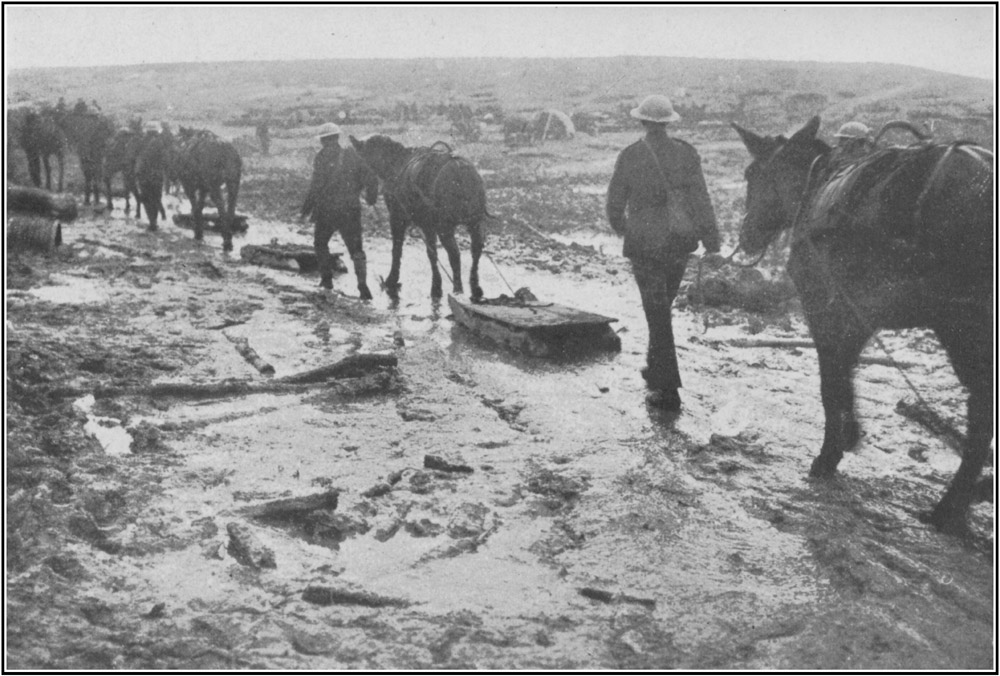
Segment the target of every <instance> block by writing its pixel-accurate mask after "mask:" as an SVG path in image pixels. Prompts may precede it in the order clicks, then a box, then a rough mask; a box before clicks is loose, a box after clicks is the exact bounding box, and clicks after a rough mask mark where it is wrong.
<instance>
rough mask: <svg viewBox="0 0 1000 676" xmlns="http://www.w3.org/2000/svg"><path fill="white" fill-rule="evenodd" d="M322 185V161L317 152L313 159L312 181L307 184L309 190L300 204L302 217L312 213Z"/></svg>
mask: <svg viewBox="0 0 1000 676" xmlns="http://www.w3.org/2000/svg"><path fill="white" fill-rule="evenodd" d="M322 185H323V163H322V162H321V161H320V156H319V155H318V154H317V155H316V159H314V160H313V175H312V182H311V183H310V184H309V192H308V193H306V200H305V202H304V203H303V204H302V211H301V214H302V216H303V217H305V216H308V215H309V214H311V213H312V210H313V208H314V207H315V206H316V197H317V195H319V191H320V188H321V186H322Z"/></svg>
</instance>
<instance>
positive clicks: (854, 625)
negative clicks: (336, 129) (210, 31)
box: [7, 213, 995, 669]
mask: <svg viewBox="0 0 1000 676" xmlns="http://www.w3.org/2000/svg"><path fill="white" fill-rule="evenodd" d="M64 237H65V238H66V245H65V249H66V251H65V253H63V254H62V255H60V256H59V257H58V258H57V259H55V260H51V259H44V258H31V257H29V258H25V259H22V260H21V261H19V262H18V263H17V264H15V265H14V266H13V268H14V269H15V273H16V274H15V276H14V277H11V275H10V274H9V275H8V282H9V287H13V288H9V290H8V293H7V312H8V343H7V351H8V368H9V369H11V372H12V373H13V374H14V375H15V384H16V388H13V390H12V391H13V393H14V395H15V397H14V398H15V399H16V402H15V403H14V404H13V405H12V404H8V438H7V441H8V445H9V449H10V450H9V453H8V472H9V473H10V472H12V470H13V472H12V475H13V478H12V479H11V478H10V477H9V480H8V492H9V498H8V513H9V515H11V514H12V515H13V516H9V517H8V524H7V525H8V578H7V591H8V606H7V610H8V634H7V639H8V665H9V666H11V667H20V668H45V667H50V668H65V669H73V668H80V669H82V668H99V669H104V668H164V669H178V668H190V669H226V668H266V669H330V668H348V669H349V668H358V669H361V668H364V669H414V668H421V669H473V668H477V669H490V668H492V669H573V668H576V669H588V668H607V669H631V668H635V669H656V668H700V669H777V668H787V669H795V668H806V669H809V668H814V669H822V668H825V669H846V668H850V669H916V668H920V669H932V668H940V669H977V668H983V669H985V668H990V667H991V666H993V664H994V662H993V660H994V640H995V637H994V634H993V621H994V615H993V596H994V568H993V548H994V542H995V540H994V537H993V532H994V524H995V520H994V515H993V512H992V505H980V506H977V507H976V508H975V510H974V513H973V514H972V517H971V525H972V531H973V534H972V535H971V536H970V537H967V538H955V537H949V536H945V535H941V534H938V533H936V532H934V531H933V530H930V529H928V527H926V526H925V525H924V524H922V523H921V522H920V521H919V520H918V519H917V515H918V513H919V512H921V511H922V510H926V509H929V508H930V507H931V506H932V505H933V504H934V503H935V502H936V501H937V500H938V499H939V497H940V495H941V494H942V492H943V490H944V487H945V486H946V484H947V482H949V481H950V479H951V476H952V473H953V472H954V470H955V468H956V467H957V465H958V458H957V457H956V456H955V454H954V452H953V451H952V450H950V449H949V448H948V446H947V445H946V444H945V443H944V442H942V441H941V440H939V439H937V438H935V437H933V436H931V435H929V434H928V433H927V432H926V431H924V430H923V429H922V428H920V427H918V426H917V425H916V424H915V423H913V422H911V421H909V420H907V419H905V418H903V417H901V416H900V415H899V414H897V413H896V412H895V410H894V408H895V404H896V402H897V401H898V400H899V399H900V398H902V397H903V396H905V395H906V394H907V388H906V384H905V382H904V381H903V379H902V377H901V376H900V374H899V373H898V372H897V371H895V370H893V369H890V368H888V367H885V366H880V365H870V366H861V367H859V369H858V373H857V377H856V383H857V386H858V393H859V415H860V419H861V421H862V424H863V426H864V431H865V436H864V438H863V440H862V443H861V444H860V445H859V447H858V449H857V450H856V452H854V453H851V454H848V456H847V457H845V459H844V460H843V462H842V463H841V465H840V472H839V474H838V475H837V476H836V477H835V478H834V479H832V480H829V481H825V482H812V481H809V480H807V478H806V475H807V472H808V468H809V463H810V462H811V460H812V458H813V456H814V455H815V453H816V452H817V450H818V448H819V445H820V443H821V439H822V409H821V406H820V402H819V397H818V391H819V382H818V371H817V367H816V358H815V354H814V353H813V352H812V351H810V350H808V349H802V350H762V349H745V348H736V347H731V346H728V345H726V344H725V343H720V342H719V341H723V340H724V339H726V338H731V337H738V336H741V335H746V330H745V327H744V326H742V324H741V321H742V320H739V321H737V320H732V321H731V322H728V323H727V322H726V321H723V320H724V319H725V318H722V320H720V318H719V317H718V316H717V314H712V313H710V312H707V311H702V310H701V309H699V308H697V307H690V308H686V309H683V310H678V311H677V312H676V313H675V316H676V327H675V331H676V333H677V335H678V343H679V356H680V360H681V368H682V374H683V377H684V381H685V387H684V389H683V390H682V396H683V398H684V409H683V411H682V412H681V413H680V414H679V415H674V416H667V415H664V414H662V413H659V412H657V411H655V410H650V409H648V408H647V407H646V405H645V403H644V394H645V392H644V389H643V383H642V380H641V378H640V377H639V368H640V366H641V365H642V363H643V354H642V353H643V349H644V346H645V341H646V334H645V323H644V321H643V320H642V316H641V309H640V306H639V302H638V294H637V292H636V290H635V289H634V285H633V283H632V280H631V275H630V273H629V270H628V267H627V264H626V262H625V261H624V260H623V259H621V258H619V257H617V256H615V255H612V254H607V255H604V254H600V253H597V252H595V251H594V250H592V249H584V248H583V247H576V248H572V247H570V246H567V247H566V252H565V255H561V254H560V255H555V256H554V255H553V254H552V252H551V251H547V252H542V253H538V254H537V255H535V256H533V257H532V258H533V260H534V263H533V264H528V263H525V262H524V261H523V260H517V259H515V258H513V257H511V256H505V255H504V254H503V252H497V253H496V256H495V258H496V260H497V263H498V264H499V265H500V267H501V270H502V272H503V276H504V277H505V278H507V279H508V280H511V281H512V283H514V285H515V286H528V287H530V288H531V289H532V291H533V292H534V293H535V294H536V295H537V296H538V297H539V298H540V299H543V300H551V301H553V302H559V303H563V304H567V305H571V306H576V307H580V308H582V309H586V310H591V311H594V312H599V313H602V314H606V315H609V316H614V317H617V318H618V319H619V320H620V321H619V322H618V323H617V324H615V325H614V327H615V328H616V329H617V330H618V331H619V334H620V335H621V337H622V341H623V351H622V352H621V353H618V354H592V355H585V356H581V357H577V358H566V359H561V360H541V359H533V358H528V357H522V356H519V355H514V354H511V353H508V352H505V351H503V350H500V349H497V348H495V347H493V346H492V345H491V344H489V343H488V342H485V341H483V340H480V339H478V338H477V337H475V336H473V335H471V334H469V333H468V332H467V331H465V330H464V329H462V328H461V327H458V326H455V325H454V324H453V322H452V321H451V320H450V319H449V317H448V310H447V303H446V302H444V303H435V302H432V301H431V300H430V299H429V298H428V297H427V293H428V291H429V275H428V270H427V261H426V256H425V255H424V253H423V247H422V245H421V244H420V243H419V242H418V241H416V240H412V241H410V242H409V243H408V245H407V249H406V254H405V256H404V269H403V275H402V281H403V284H404V287H403V297H402V300H401V301H400V302H399V303H398V304H396V305H393V304H391V303H390V302H389V301H388V299H386V298H385V296H384V295H382V296H378V297H377V298H376V299H375V300H374V301H373V302H371V303H362V302H359V301H358V300H357V299H356V298H354V297H353V296H355V295H356V292H355V291H354V279H353V275H352V274H350V273H348V274H344V275H341V276H340V277H339V278H337V280H336V281H335V290H334V291H333V292H332V293H322V292H320V291H318V290H317V289H316V288H315V282H316V280H315V279H314V278H312V277H309V276H303V275H298V274H296V273H294V272H292V271H282V270H271V269H265V268H258V267H253V266H249V265H244V264H242V263H241V262H240V261H239V260H238V258H226V257H224V256H222V254H221V253H220V251H219V249H218V244H219V242H218V241H217V240H212V239H209V241H208V243H207V244H205V245H200V246H199V245H196V244H195V243H194V242H192V241H191V233H190V232H189V231H184V230H179V229H177V228H174V227H173V226H171V225H168V226H166V227H165V228H164V229H162V230H161V231H160V232H159V233H156V234H149V233H146V232H144V231H143V230H142V229H141V228H140V226H139V225H138V224H137V223H135V222H134V221H131V220H126V219H123V218H118V217H117V213H116V217H114V218H109V217H106V216H96V217H93V218H88V219H83V220H81V221H80V222H78V223H75V224H73V225H72V226H68V227H67V228H66V229H65V230H64ZM254 237H256V238H259V240H260V241H259V242H258V241H256V240H254V243H265V242H267V241H269V239H270V238H271V237H280V238H281V239H282V240H284V241H293V242H295V243H307V242H308V241H309V239H308V235H306V234H303V232H301V231H299V230H297V229H296V226H291V225H284V224H280V223H271V224H260V225H257V224H255V225H252V226H251V235H250V236H249V238H248V239H245V240H240V239H237V240H236V247H237V250H238V249H239V247H240V246H241V245H242V244H244V243H250V239H251V238H254ZM366 248H367V249H368V250H369V261H370V263H369V270H370V271H372V272H374V274H375V275H377V274H379V272H380V271H384V270H386V269H388V251H389V247H388V243H387V242H386V241H385V240H383V239H379V238H369V240H368V242H367V243H366ZM466 251H467V248H466V249H463V256H464V259H463V262H464V263H465V264H466V266H467V265H468V256H467V253H465V252H466ZM16 266H21V267H16ZM372 272H370V274H372ZM482 276H483V285H484V287H485V288H486V291H487V295H499V294H500V293H510V290H508V289H507V287H506V286H505V284H504V281H503V280H502V279H501V277H500V276H499V273H497V271H496V269H494V268H493V267H492V266H491V265H490V264H489V263H488V262H487V261H484V264H483V267H482ZM11 279H14V280H15V282H16V283H14V284H10V280H11ZM515 280H516V281H515ZM370 283H371V282H370ZM446 285H447V281H446ZM372 286H373V288H375V286H374V284H372ZM785 329H786V330H782V329H780V328H778V327H776V326H773V325H771V326H768V327H766V328H765V330H764V333H763V335H765V336H772V337H778V338H807V337H808V336H807V332H806V331H805V329H804V328H803V326H802V324H801V321H799V320H792V321H789V322H788V323H787V324H786V326H785ZM233 338H237V339H238V338H245V339H247V342H248V344H249V345H250V346H251V347H252V348H253V349H254V350H255V351H256V352H257V353H258V354H259V355H260V357H261V358H262V359H263V360H264V361H266V362H268V363H269V364H271V365H273V367H274V369H275V376H276V377H281V376H284V375H288V374H291V373H297V372H300V371H305V370H308V369H310V368H314V367H316V366H320V365H324V364H328V363H333V362H336V361H337V360H340V359H342V358H344V357H347V356H350V355H355V354H365V353H385V354H389V353H391V354H394V355H396V356H397V357H398V360H399V362H398V369H397V375H396V377H395V378H394V379H393V380H392V382H391V383H389V384H388V385H386V386H384V387H380V388H370V389H364V388H361V389H358V390H355V391H347V392H345V391H343V390H337V389H335V388H326V387H316V388H311V389H308V390H305V391H302V392H291V393H283V392H270V393H268V392H264V393H254V394H250V395H247V396H240V397H230V398H205V399H194V400H192V399H176V398H150V397H144V396H120V397H112V398H100V397H98V398H96V399H95V398H93V397H88V396H87V394H88V393H92V391H93V390H94V389H95V388H96V387H98V386H109V385H117V386H123V385H136V386H141V385H144V384H146V385H148V384H149V383H150V382H160V383H162V382H184V383H206V382H219V381H223V380H225V379H229V378H238V379H245V380H249V381H252V382H266V381H267V380H268V377H267V376H265V375H262V374H260V373H258V372H257V371H256V370H255V369H254V368H253V367H252V366H251V365H250V364H248V363H247V361H245V360H244V359H243V358H242V357H241V356H240V354H239V353H238V352H237V351H236V349H234V343H233V341H232V339H233ZM883 339H884V340H885V342H886V343H887V344H889V345H890V347H891V348H892V349H894V356H895V357H896V358H898V359H901V360H907V361H911V362H913V363H914V364H915V366H914V367H913V368H911V369H909V370H908V371H907V377H908V378H910V380H912V381H913V382H914V383H915V384H916V385H917V386H918V387H920V388H922V394H923V395H924V396H925V397H926V398H927V399H928V400H929V401H930V402H931V403H932V405H933V406H935V407H937V408H938V409H940V410H941V411H942V412H943V413H945V414H946V415H949V416H951V417H953V418H955V419H957V420H964V393H963V392H962V390H961V388H960V387H959V385H958V384H957V380H956V379H955V378H954V375H953V373H952V372H951V370H950V367H949V366H948V364H947V361H946V360H945V357H944V356H943V353H941V352H940V351H939V350H938V349H937V348H936V346H935V344H934V340H933V338H932V337H931V334H929V333H926V332H922V331H914V332H899V333H897V334H883ZM870 349H871V350H872V352H874V349H873V348H870ZM9 387H12V386H10V385H9ZM316 496H334V497H323V498H316ZM296 500H305V501H307V502H306V503H301V502H296ZM309 500H319V502H315V503H309V502H308V501H309ZM289 501H291V503H289ZM303 504H305V506H303ZM289 505H291V507H290V506H289ZM269 510H270V511H269ZM234 543H235V544H234Z"/></svg>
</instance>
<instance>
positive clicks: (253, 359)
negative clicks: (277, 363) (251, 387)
mask: <svg viewBox="0 0 1000 676" xmlns="http://www.w3.org/2000/svg"><path fill="white" fill-rule="evenodd" d="M222 335H224V336H225V337H226V338H228V339H229V342H230V343H232V344H233V345H235V346H236V351H237V352H239V353H240V356H241V357H243V358H244V359H246V360H247V361H248V362H249V363H250V365H251V366H253V367H254V368H255V369H257V370H258V371H260V372H261V373H262V374H264V375H265V376H273V375H274V367H273V366H271V365H270V364H268V363H267V362H266V361H264V360H263V359H261V358H260V355H259V354H257V351H256V350H254V349H253V348H252V347H250V341H249V340H247V339H246V338H238V337H236V336H230V335H229V334H228V333H225V332H223V334H222Z"/></svg>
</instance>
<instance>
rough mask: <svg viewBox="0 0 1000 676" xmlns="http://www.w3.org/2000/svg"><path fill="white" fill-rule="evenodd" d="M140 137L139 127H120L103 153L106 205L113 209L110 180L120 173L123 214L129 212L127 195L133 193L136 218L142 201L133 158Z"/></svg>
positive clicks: (139, 144)
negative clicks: (123, 198) (122, 186)
mask: <svg viewBox="0 0 1000 676" xmlns="http://www.w3.org/2000/svg"><path fill="white" fill-rule="evenodd" d="M142 137H143V134H142V131H141V130H140V129H121V130H119V131H117V132H115V135H114V137H112V139H111V142H110V143H109V144H108V151H107V153H105V155H104V172H103V173H104V189H105V192H106V194H107V196H108V207H109V208H110V209H111V210H114V203H113V200H112V198H111V180H112V179H113V178H114V177H115V175H116V174H121V175H122V183H123V184H124V186H125V215H126V216H127V215H128V213H129V208H130V205H129V197H130V195H134V196H135V217H136V218H139V217H140V216H141V213H140V210H141V208H142V203H141V202H140V200H139V186H137V185H136V182H135V160H136V158H137V157H138V156H139V150H140V148H141V147H142Z"/></svg>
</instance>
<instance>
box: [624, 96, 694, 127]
mask: <svg viewBox="0 0 1000 676" xmlns="http://www.w3.org/2000/svg"><path fill="white" fill-rule="evenodd" d="M629 114H630V115H631V116H632V117H634V118H635V119H637V120H646V121H647V122H676V121H677V120H679V119H681V116H680V115H679V114H678V113H677V111H676V110H674V106H673V104H672V103H670V99H668V98H667V97H666V96H660V95H658V94H654V95H653V96H647V97H646V98H645V99H643V100H642V103H640V104H639V107H638V108H633V109H632V112H631V113H629Z"/></svg>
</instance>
